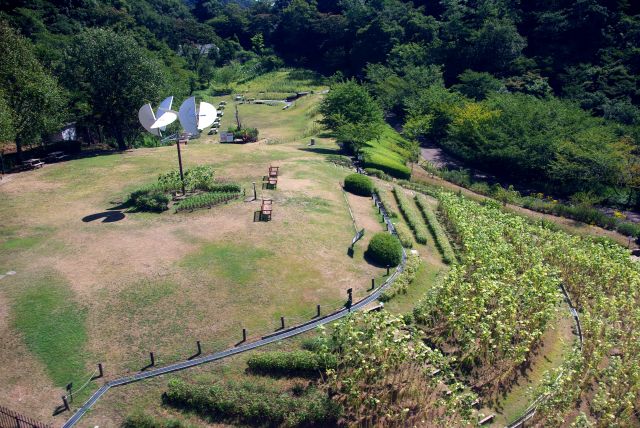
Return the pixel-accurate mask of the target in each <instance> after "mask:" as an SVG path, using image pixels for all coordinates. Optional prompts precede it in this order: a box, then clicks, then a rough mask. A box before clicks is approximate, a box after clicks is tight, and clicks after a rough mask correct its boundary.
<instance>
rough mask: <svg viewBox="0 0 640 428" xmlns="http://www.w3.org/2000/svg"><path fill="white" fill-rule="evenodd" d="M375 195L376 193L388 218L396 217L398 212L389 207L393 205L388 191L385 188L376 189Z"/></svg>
mask: <svg viewBox="0 0 640 428" xmlns="http://www.w3.org/2000/svg"><path fill="white" fill-rule="evenodd" d="M376 195H378V199H380V203H381V204H382V207H383V208H384V210H385V211H386V212H387V215H388V216H389V218H396V217H398V213H397V212H395V211H394V210H393V209H391V207H393V205H392V204H391V200H390V199H389V193H388V192H387V191H386V190H380V189H376Z"/></svg>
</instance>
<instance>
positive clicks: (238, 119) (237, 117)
mask: <svg viewBox="0 0 640 428" xmlns="http://www.w3.org/2000/svg"><path fill="white" fill-rule="evenodd" d="M236 123H237V124H238V131H239V130H241V129H242V124H241V123H240V115H239V114H238V104H236Z"/></svg>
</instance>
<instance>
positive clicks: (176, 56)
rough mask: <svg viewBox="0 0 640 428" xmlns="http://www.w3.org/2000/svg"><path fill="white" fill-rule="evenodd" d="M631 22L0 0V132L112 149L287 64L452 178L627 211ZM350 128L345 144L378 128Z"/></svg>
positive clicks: (147, 1) (499, 0) (400, 7)
mask: <svg viewBox="0 0 640 428" xmlns="http://www.w3.org/2000/svg"><path fill="white" fill-rule="evenodd" d="M639 14H640V4H638V3H637V2H632V1H628V0H617V1H615V0H608V1H607V0H580V1H568V0H551V1H549V0H545V1H542V0H534V1H506V0H474V1H464V0H441V1H425V0H416V1H414V2H409V1H402V0H367V1H362V0H325V1H316V0H275V1H263V0H257V1H249V0H244V1H223V0H194V1H187V2H182V1H180V0H159V1H151V0H105V1H93V0H68V1H53V0H51V1H49V0H36V1H29V2H26V1H14V0H2V1H0V22H1V24H0V33H1V37H0V39H1V41H0V74H1V75H2V80H3V87H2V89H0V112H5V111H6V112H8V114H0V117H2V122H1V123H0V126H1V127H0V137H1V138H2V139H3V140H6V141H15V142H16V145H17V148H18V152H20V149H21V148H22V147H25V146H29V145H31V144H34V143H37V142H38V141H40V138H41V136H42V135H45V134H46V133H47V132H50V131H53V130H55V129H56V128H58V127H60V125H61V124H63V123H65V122H69V121H74V122H77V123H79V124H82V125H85V126H86V127H87V128H88V129H90V130H91V131H92V132H94V133H95V135H97V136H98V137H99V138H100V140H101V141H107V142H109V141H112V142H114V144H117V146H118V147H119V148H120V149H123V148H125V147H127V146H129V145H131V144H132V143H134V142H135V141H137V140H139V139H140V138H141V134H140V129H139V128H138V125H137V123H136V120H135V114H134V113H135V110H136V109H137V107H138V106H139V105H140V104H141V103H142V102H144V101H146V100H150V101H155V100H158V99H160V98H161V97H163V96H165V95H166V94H168V93H172V94H175V95H176V96H182V95H186V94H190V93H193V92H194V91H196V90H210V89H211V90H216V89H215V88H218V89H219V88H222V89H224V88H225V83H228V82H229V81H230V79H231V78H232V77H233V76H230V73H231V72H230V70H234V69H237V68H238V67H242V68H244V69H245V70H250V73H251V74H253V75H255V74H259V73H261V72H265V71H269V70H272V69H275V68H278V67H281V66H283V65H289V66H294V67H302V68H307V69H312V70H315V71H317V72H319V73H321V74H322V75H324V76H326V77H327V78H330V81H331V82H339V81H342V80H345V79H351V78H353V79H355V81H356V82H358V83H359V84H360V85H362V86H363V87H364V88H365V89H366V90H367V92H368V94H370V95H371V96H372V97H373V99H374V100H375V102H376V104H377V106H378V108H379V109H380V110H381V111H382V113H383V115H379V114H378V113H375V114H373V116H375V117H376V118H379V117H384V118H386V119H393V123H394V124H395V123H397V124H400V125H402V126H403V129H404V134H405V135H406V136H407V137H409V138H410V139H412V140H415V141H419V142H420V143H423V144H424V143H431V144H437V145H439V146H440V147H442V148H444V149H445V150H446V151H448V152H449V153H451V154H453V155H455V156H456V157H458V158H460V159H462V160H463V161H464V162H465V163H466V165H468V166H472V167H477V168H479V169H481V170H483V171H487V172H489V173H492V174H494V175H495V176H497V177H499V178H501V179H505V180H508V181H510V182H513V183H520V184H524V185H525V186H527V188H529V189H532V188H533V189H536V190H540V191H543V192H551V193H553V194H555V195H558V196H561V197H567V198H568V197H570V196H572V195H576V194H577V195H578V198H582V199H583V200H590V201H596V202H600V201H607V202H609V203H613V204H617V205H622V206H637V205H638V204H639V203H640V198H638V195H637V194H638V191H639V189H640V158H639V157H638V152H639V150H638V144H639V141H640V107H639V103H640V91H639V89H638V82H639V81H640V47H639V46H640V15H639ZM233 67H235V68H233ZM107 77H108V78H107ZM356 92H357V91H356ZM35 106H37V109H36V108H35ZM375 120H378V119H375ZM352 125H354V126H351V128H350V129H351V133H347V134H346V135H345V136H344V138H345V139H347V140H348V139H350V138H352V139H354V140H357V139H358V136H361V135H367V137H374V138H375V136H376V129H379V128H380V127H378V126H376V124H375V123H367V122H361V123H357V124H352Z"/></svg>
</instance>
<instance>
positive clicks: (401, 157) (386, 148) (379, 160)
mask: <svg viewBox="0 0 640 428" xmlns="http://www.w3.org/2000/svg"><path fill="white" fill-rule="evenodd" d="M412 150H413V146H412V144H411V143H410V142H409V141H407V140H405V139H404V138H402V137H401V136H400V135H399V134H398V133H397V132H396V131H395V130H394V129H393V128H391V127H390V126H388V125H387V126H385V127H384V128H383V130H382V133H381V134H380V137H378V138H377V139H375V140H369V141H366V142H365V143H364V144H363V145H362V146H361V148H360V150H359V151H358V153H359V155H360V156H361V157H362V162H363V165H364V167H365V168H374V169H378V170H381V171H383V172H384V173H387V174H389V175H391V176H393V177H396V178H403V179H407V178H409V177H410V176H411V170H410V169H409V168H408V167H407V166H406V165H405V163H406V161H407V160H408V159H409V158H410V157H411V156H412V153H411V152H412Z"/></svg>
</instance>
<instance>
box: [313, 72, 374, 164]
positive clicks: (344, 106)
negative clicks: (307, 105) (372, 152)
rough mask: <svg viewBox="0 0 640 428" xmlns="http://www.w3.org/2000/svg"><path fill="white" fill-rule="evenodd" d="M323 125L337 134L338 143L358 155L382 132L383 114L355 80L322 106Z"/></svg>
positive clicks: (339, 88)
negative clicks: (360, 149)
mask: <svg viewBox="0 0 640 428" xmlns="http://www.w3.org/2000/svg"><path fill="white" fill-rule="evenodd" d="M320 113H321V114H322V115H323V118H322V120H321V121H320V123H322V124H323V125H324V126H326V127H327V128H328V129H330V130H332V131H334V132H335V134H336V137H337V139H338V142H339V143H341V144H346V145H347V146H349V147H350V148H351V149H352V150H354V151H357V149H358V148H359V147H360V146H361V144H362V143H364V142H366V141H369V140H373V139H375V138H377V137H378V136H379V135H380V133H381V132H382V127H383V125H384V120H383V117H382V110H381V109H380V107H379V106H378V104H377V103H376V102H375V101H374V99H373V98H372V97H371V95H370V94H369V92H367V90H366V89H365V88H364V87H362V86H360V85H359V84H358V83H356V82H355V81H354V80H347V81H346V82H344V83H339V84H337V85H336V86H335V87H333V88H332V89H331V92H329V94H327V96H326V98H325V99H324V100H323V101H322V104H321V105H320Z"/></svg>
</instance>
